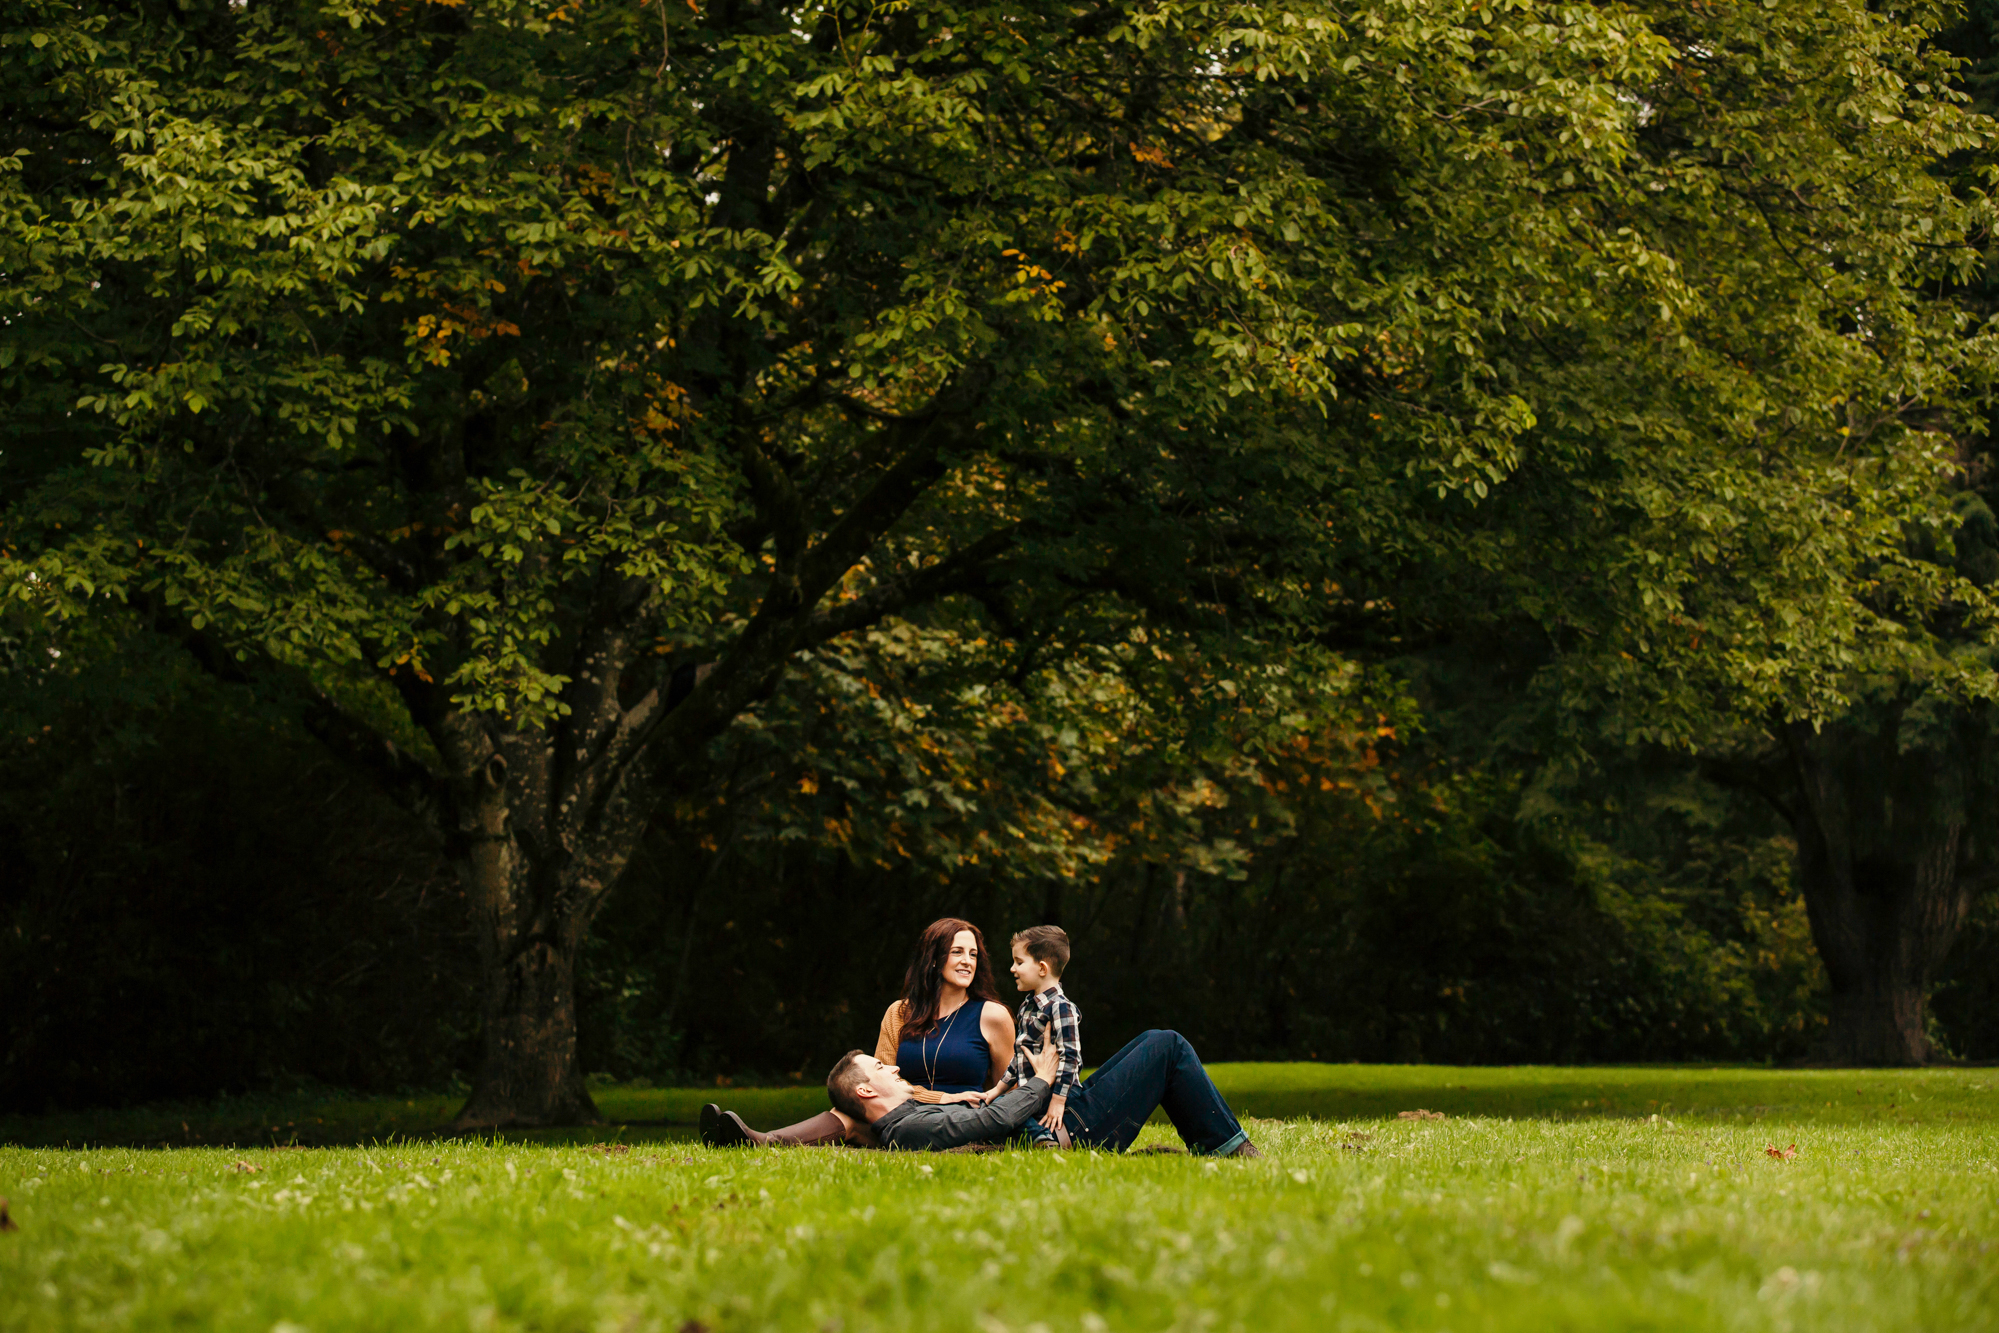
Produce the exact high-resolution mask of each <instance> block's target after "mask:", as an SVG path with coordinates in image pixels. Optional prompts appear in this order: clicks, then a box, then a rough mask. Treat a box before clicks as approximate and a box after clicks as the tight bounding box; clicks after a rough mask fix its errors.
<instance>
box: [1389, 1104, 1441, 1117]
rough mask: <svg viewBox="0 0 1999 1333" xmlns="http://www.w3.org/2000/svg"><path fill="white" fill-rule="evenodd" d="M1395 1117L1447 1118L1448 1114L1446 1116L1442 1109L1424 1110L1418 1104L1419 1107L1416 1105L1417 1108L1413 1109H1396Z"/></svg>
mask: <svg viewBox="0 0 1999 1333" xmlns="http://www.w3.org/2000/svg"><path fill="white" fill-rule="evenodd" d="M1395 1118H1396V1119H1397V1120H1446V1119H1449V1117H1448V1116H1446V1115H1445V1114H1444V1113H1443V1112H1442V1111H1425V1110H1424V1109H1423V1108H1422V1107H1420V1106H1419V1107H1417V1108H1416V1109H1415V1110H1413V1111H1397V1112H1396V1113H1395Z"/></svg>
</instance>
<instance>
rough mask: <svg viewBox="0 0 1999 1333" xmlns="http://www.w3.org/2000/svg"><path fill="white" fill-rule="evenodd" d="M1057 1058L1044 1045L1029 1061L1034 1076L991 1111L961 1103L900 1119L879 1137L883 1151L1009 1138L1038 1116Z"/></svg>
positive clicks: (936, 1148) (937, 1148)
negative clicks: (884, 1149)
mask: <svg viewBox="0 0 1999 1333" xmlns="http://www.w3.org/2000/svg"><path fill="white" fill-rule="evenodd" d="M1060 1059H1061V1056H1060V1054H1059V1053H1058V1052H1057V1051H1056V1049H1055V1043H1054V1042H1052V1041H1044V1042H1042V1043H1041V1049H1040V1050H1038V1051H1036V1052H1034V1054H1033V1055H1032V1056H1031V1057H1030V1063H1031V1065H1032V1068H1033V1072H1034V1077H1033V1078H1031V1079H1029V1080H1028V1081H1027V1083H1026V1084H1025V1085H1023V1086H1021V1087H1018V1088H1015V1089H1014V1090H1013V1091H1012V1092H1009V1093H1004V1094H1002V1095H1001V1096H999V1097H997V1098H995V1099H994V1101H993V1103H992V1105H990V1106H973V1105H968V1104H966V1103H963V1102H960V1103H957V1104H956V1105H952V1106H936V1107H931V1106H924V1107H919V1108H918V1109H917V1110H915V1111H913V1112H909V1113H906V1114H904V1115H903V1116H902V1117H901V1118H900V1119H899V1120H897V1122H896V1123H895V1124H894V1125H893V1126H891V1127H889V1128H888V1129H887V1130H885V1131H884V1132H883V1134H882V1146H883V1147H885V1148H902V1149H905V1150H909V1149H922V1148H927V1149H930V1150H931V1151H933V1152H935V1151H941V1150H942V1149H945V1148H957V1147H961V1146H962V1145H964V1144H967V1143H984V1142H986V1141H987V1140H989V1139H999V1138H1005V1137H1006V1136H1007V1135H1009V1134H1013V1133H1015V1132H1016V1131H1018V1130H1019V1129H1020V1127H1021V1126H1022V1125H1024V1124H1026V1123H1027V1122H1028V1120H1029V1119H1030V1118H1032V1117H1033V1116H1034V1114H1035V1113H1036V1112H1037V1111H1039V1110H1040V1109H1041V1107H1042V1104H1043V1103H1044V1102H1045V1101H1046V1100H1047V1098H1048V1080H1049V1079H1051V1078H1053V1077H1054V1076H1055V1067H1056V1064H1057V1062H1058V1061H1059V1060H1060Z"/></svg>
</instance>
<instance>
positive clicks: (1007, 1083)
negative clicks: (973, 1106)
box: [986, 926, 1083, 1148]
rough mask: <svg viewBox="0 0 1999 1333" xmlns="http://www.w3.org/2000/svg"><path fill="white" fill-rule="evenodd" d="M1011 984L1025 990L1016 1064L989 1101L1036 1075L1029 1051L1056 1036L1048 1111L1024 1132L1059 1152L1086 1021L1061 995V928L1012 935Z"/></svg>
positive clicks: (1065, 939) (1065, 954) (1064, 935)
mask: <svg viewBox="0 0 1999 1333" xmlns="http://www.w3.org/2000/svg"><path fill="white" fill-rule="evenodd" d="M1012 944H1013V968H1012V971H1013V984H1014V985H1015V986H1017V987H1019V988H1020V989H1021V990H1024V991H1026V992H1027V998H1026V999H1025V1000H1022V1001H1021V1002H1020V1013H1019V1014H1018V1015H1017V1016H1016V1018H1015V1027H1016V1031H1017V1034H1018V1035H1016V1036H1015V1038H1014V1044H1013V1060H1012V1062H1011V1063H1010V1064H1008V1065H1007V1067H1006V1073H1005V1074H1004V1075H1003V1076H1001V1078H1000V1081H999V1084H998V1086H997V1087H995V1088H993V1090H992V1091H991V1092H988V1093H987V1094H986V1098H987V1100H991V1099H992V1098H994V1097H997V1096H999V1095H1000V1094H1001V1093H1003V1092H1005V1091H1006V1090H1007V1089H1009V1088H1012V1087H1017V1086H1019V1085H1021V1084H1023V1083H1025V1082H1027V1080H1028V1079H1030V1078H1032V1077H1033V1075H1034V1069H1033V1063H1032V1061H1030V1060H1029V1059H1028V1054H1027V1053H1028V1052H1029V1051H1032V1050H1039V1049H1041V1046H1042V1043H1043V1042H1044V1041H1046V1040H1048V1039H1050V1038H1051V1037H1052V1039H1053V1040H1054V1042H1055V1045H1056V1048H1057V1050H1059V1051H1060V1052H1061V1058H1060V1060H1059V1061H1058V1063H1057V1064H1056V1068H1055V1081H1054V1082H1053V1083H1052V1084H1051V1085H1050V1087H1051V1089H1052V1091H1051V1093H1050V1096H1049V1098H1048V1111H1047V1113H1046V1114H1044V1115H1043V1116H1042V1117H1041V1119H1040V1120H1039V1121H1038V1122H1035V1121H1030V1122H1029V1123H1028V1126H1027V1129H1026V1131H1025V1132H1026V1134H1027V1136H1028V1138H1030V1139H1031V1140H1033V1141H1034V1146H1035V1147H1037V1148H1057V1147H1061V1146H1062V1142H1061V1139H1058V1137H1057V1135H1058V1134H1059V1135H1061V1136H1062V1138H1066V1137H1067V1131H1066V1130H1064V1129H1063V1128H1062V1109H1063V1108H1064V1107H1065V1106H1067V1105H1068V1104H1069V1094H1070V1093H1072V1092H1074V1091H1075V1090H1076V1080H1077V1079H1078V1078H1079V1077H1081V1075H1082V1072H1083V1017H1082V1015H1081V1014H1080V1013H1078V1012H1077V1010H1076V1006H1075V1005H1074V1004H1073V1003H1071V1002H1070V999H1069V997H1068V996H1067V995H1066V994H1064V993H1063V991H1062V969H1064V968H1065V967H1067V966H1068V965H1069V935H1068V932H1066V931H1064V930H1063V929H1062V927H1060V926H1029V927H1028V928H1027V929H1026V930H1023V931H1020V932H1019V933H1017V934H1016V935H1015V936H1014V937H1013V941H1012Z"/></svg>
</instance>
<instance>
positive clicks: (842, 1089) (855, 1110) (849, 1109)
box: [826, 1051, 868, 1122]
mask: <svg viewBox="0 0 1999 1333" xmlns="http://www.w3.org/2000/svg"><path fill="white" fill-rule="evenodd" d="M864 1054H866V1052H864V1051H848V1052H847V1053H846V1054H845V1055H843V1056H841V1057H840V1062H839V1063H838V1064H836V1065H834V1066H833V1072H832V1073H830V1074H828V1075H827V1076H826V1095H827V1096H828V1097H830V1098H831V1099H832V1101H833V1105H834V1106H835V1107H837V1108H838V1109H840V1110H841V1111H843V1112H845V1113H846V1114H848V1115H850V1116H852V1117H853V1118H854V1119H856V1120H859V1121H862V1122H865V1121H866V1120H867V1118H868V1108H867V1107H865V1106H863V1105H861V1099H860V1097H859V1096H858V1095H856V1094H855V1092H854V1089H855V1088H858V1087H860V1086H861V1084H863V1083H865V1082H867V1081H868V1078H867V1075H866V1074H863V1073H862V1072H861V1067H860V1066H859V1065H858V1064H856V1063H855V1061H857V1060H859V1059H860V1058H861V1056H862V1055H864Z"/></svg>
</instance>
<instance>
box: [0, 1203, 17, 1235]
mask: <svg viewBox="0 0 1999 1333" xmlns="http://www.w3.org/2000/svg"><path fill="white" fill-rule="evenodd" d="M20 1229H21V1227H20V1224H19V1223H17V1222H16V1221H15V1220H14V1219H13V1218H11V1217H9V1216H7V1201H6V1200H5V1199H0V1231H19V1230H20Z"/></svg>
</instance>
